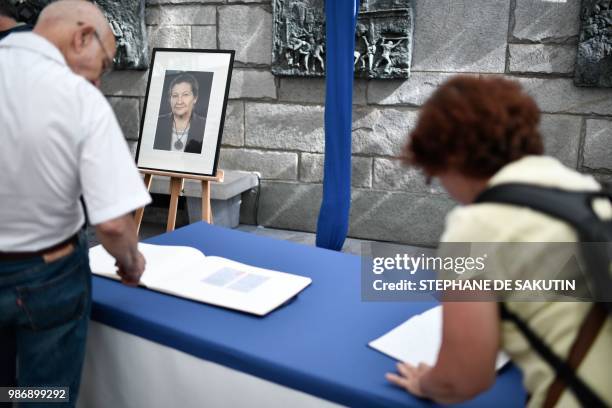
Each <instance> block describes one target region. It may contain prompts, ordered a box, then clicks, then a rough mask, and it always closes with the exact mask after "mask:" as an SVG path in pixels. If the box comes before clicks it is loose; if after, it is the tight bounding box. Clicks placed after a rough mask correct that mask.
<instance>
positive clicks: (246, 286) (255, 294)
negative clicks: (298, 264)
mask: <svg viewBox="0 0 612 408" xmlns="http://www.w3.org/2000/svg"><path fill="white" fill-rule="evenodd" d="M138 249H139V250H140V252H142V254H143V255H144V257H145V259H146V261H147V264H146V267H145V271H144V273H143V275H142V278H141V279H140V282H141V285H142V286H145V287H146V288H148V289H152V290H156V291H159V292H163V293H167V294H170V295H174V296H179V297H183V298H186V299H191V300H195V301H198V302H202V303H208V304H211V305H215V306H221V307H226V308H228V309H234V310H239V311H241V312H247V313H251V314H254V315H258V316H264V315H266V314H268V313H270V312H271V311H272V310H274V309H276V308H277V307H279V306H281V305H283V304H284V303H285V302H287V301H288V300H289V299H291V298H293V297H294V296H296V295H297V294H298V293H300V292H301V291H302V290H303V289H304V288H305V287H306V286H308V285H310V283H311V282H312V280H311V279H310V278H306V277H303V276H298V275H292V274H289V273H284V272H277V271H272V270H268V269H262V268H256V267H254V266H249V265H245V264H243V263H239V262H235V261H231V260H229V259H226V258H221V257H217V256H205V255H204V254H203V253H202V252H200V251H199V250H197V249H195V248H191V247H185V246H166V245H151V244H142V243H140V244H138ZM89 265H90V267H91V271H92V272H93V273H95V274H96V275H100V276H104V277H107V278H112V279H117V280H119V276H118V275H117V273H116V270H117V267H116V266H115V259H114V258H113V257H112V256H111V255H110V254H109V253H108V252H106V250H105V249H104V248H103V247H102V245H98V246H96V247H93V248H91V249H90V250H89Z"/></svg>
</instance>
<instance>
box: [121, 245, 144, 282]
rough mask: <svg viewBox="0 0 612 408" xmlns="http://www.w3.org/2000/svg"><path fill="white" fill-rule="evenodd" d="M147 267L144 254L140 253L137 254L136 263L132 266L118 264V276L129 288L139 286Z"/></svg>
mask: <svg viewBox="0 0 612 408" xmlns="http://www.w3.org/2000/svg"><path fill="white" fill-rule="evenodd" d="M145 265H146V261H145V258H144V256H143V255H142V253H140V251H137V252H136V256H135V257H134V262H132V264H131V265H129V266H126V265H122V264H120V263H119V262H117V263H116V266H117V275H119V276H120V277H121V283H124V284H126V285H129V286H138V283H139V282H140V277H141V276H142V273H143V272H144V269H145Z"/></svg>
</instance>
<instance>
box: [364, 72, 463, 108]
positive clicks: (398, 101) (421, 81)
mask: <svg viewBox="0 0 612 408" xmlns="http://www.w3.org/2000/svg"><path fill="white" fill-rule="evenodd" d="M451 76H453V74H442V73H435V74H434V73H428V72H413V73H412V75H411V76H410V79H408V80H407V81H370V82H368V103H369V104H376V105H407V106H421V105H423V103H424V102H425V101H426V100H427V98H429V97H430V96H431V94H432V93H433V92H434V91H435V90H436V89H437V88H438V86H440V84H442V83H443V82H445V81H446V80H447V79H449V78H450V77H451Z"/></svg>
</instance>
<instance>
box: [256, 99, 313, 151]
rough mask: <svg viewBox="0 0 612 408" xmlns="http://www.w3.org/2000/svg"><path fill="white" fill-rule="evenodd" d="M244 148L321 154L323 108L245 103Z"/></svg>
mask: <svg viewBox="0 0 612 408" xmlns="http://www.w3.org/2000/svg"><path fill="white" fill-rule="evenodd" d="M245 109H246V112H245V117H246V120H245V123H246V126H245V144H246V146H249V147H263V148H271V149H285V150H301V151H304V152H315V153H321V152H323V147H324V136H323V107H322V106H315V105H286V104H270V103H254V102H247V103H246V107H245Z"/></svg>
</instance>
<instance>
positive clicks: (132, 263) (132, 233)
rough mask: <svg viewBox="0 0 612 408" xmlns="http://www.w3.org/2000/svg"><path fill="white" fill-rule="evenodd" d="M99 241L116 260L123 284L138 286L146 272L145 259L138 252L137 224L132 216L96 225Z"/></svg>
mask: <svg viewBox="0 0 612 408" xmlns="http://www.w3.org/2000/svg"><path fill="white" fill-rule="evenodd" d="M96 235H97V236H98V240H99V241H100V243H101V244H102V246H103V247H104V249H106V250H107V251H108V253H109V254H111V255H112V256H113V257H114V258H115V259H116V260H117V262H116V264H115V265H117V268H118V270H117V274H118V275H119V276H120V277H121V282H123V283H125V284H126V285H130V286H136V285H138V282H139V281H140V276H141V275H142V273H143V272H144V267H145V259H144V256H142V254H141V253H140V251H139V250H138V235H137V233H136V224H135V223H134V218H133V217H132V215H131V214H125V215H123V216H121V217H118V218H115V219H112V220H109V221H106V222H103V223H101V224H98V225H96Z"/></svg>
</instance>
